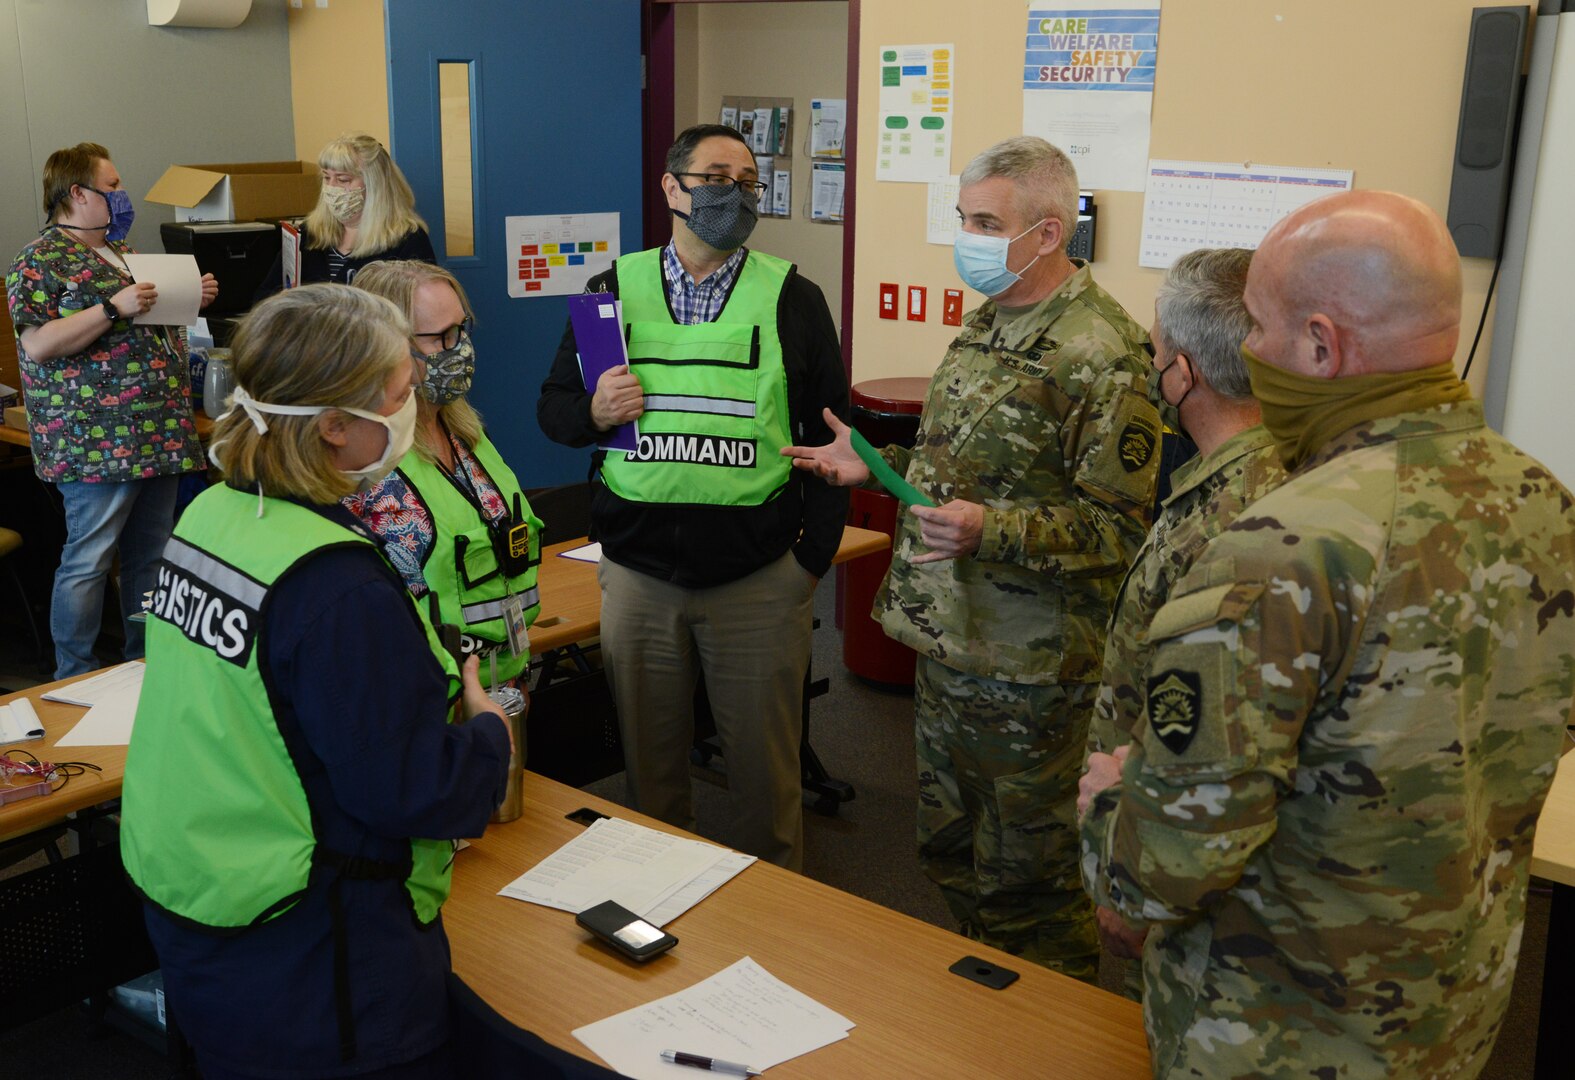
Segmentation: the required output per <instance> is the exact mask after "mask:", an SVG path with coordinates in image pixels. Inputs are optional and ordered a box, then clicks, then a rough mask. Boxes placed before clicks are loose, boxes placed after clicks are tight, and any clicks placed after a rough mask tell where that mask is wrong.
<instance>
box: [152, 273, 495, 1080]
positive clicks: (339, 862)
mask: <svg viewBox="0 0 1575 1080" xmlns="http://www.w3.org/2000/svg"><path fill="white" fill-rule="evenodd" d="M405 333H406V330H405V325H404V319H403V317H402V316H401V315H400V313H399V311H398V310H397V309H395V308H394V306H393V305H392V304H390V303H388V302H387V301H386V300H382V299H379V298H377V297H374V296H371V295H369V294H367V293H364V292H361V291H359V290H356V289H351V288H347V287H345V286H342V285H330V284H322V285H308V286H303V287H301V288H298V289H292V290H290V291H289V292H287V293H283V294H281V295H279V296H276V297H273V298H271V299H269V300H267V301H265V302H263V303H262V304H260V305H259V306H258V307H257V308H256V309H255V310H254V311H253V312H252V313H251V314H250V315H248V316H247V317H246V319H245V321H244V322H243V323H242V324H241V327H240V329H239V330H238V332H237V334H236V336H235V342H234V358H235V375H236V381H237V384H238V385H237V388H236V390H235V395H234V399H233V404H232V406H231V408H230V411H229V412H228V413H227V414H225V416H224V417H222V418H221V419H220V421H219V423H218V426H217V428H216V429H215V432H214V442H213V455H212V456H213V460H214V462H215V463H216V464H219V465H220V468H221V469H223V471H224V473H225V483H223V484H220V485H217V486H214V487H211V488H209V489H208V490H207V491H205V492H203V493H202V494H201V495H200V496H198V497H197V499H196V500H195V501H194V502H193V503H192V504H191V506H190V507H189V508H188V509H187V511H186V513H185V514H184V515H183V516H182V518H181V520H180V522H179V523H178V524H177V525H176V527H175V533H174V536H173V538H172V539H171V540H170V542H169V544H168V545H167V546H166V547H165V549H164V557H163V561H162V562H161V563H160V565H159V569H158V577H157V587H156V589H155V591H154V594H153V602H152V606H151V608H150V611H149V617H148V628H147V672H146V677H145V681H144V685H143V691H142V696H141V701H140V704H139V706H138V710H137V718H136V724H135V728H134V732H133V735H132V739H131V746H130V748H129V750H128V751H127V757H126V779H125V791H124V805H123V810H122V821H121V855H122V858H123V860H124V862H125V866H126V871H127V873H128V874H129V875H130V877H131V880H132V881H133V882H134V883H135V885H136V887H137V889H138V890H139V891H140V892H141V894H142V895H143V897H144V899H145V900H146V902H147V904H146V918H147V925H148V932H149V935H150V936H151V938H152V940H153V945H154V948H155V949H156V950H157V951H158V954H159V959H160V962H161V964H162V966H163V970H164V983H165V989H166V992H167V995H168V1003H169V1008H170V1009H171V1010H172V1013H173V1015H174V1017H175V1019H176V1020H177V1021H178V1023H179V1024H180V1028H181V1030H182V1032H183V1033H184V1034H185V1036H186V1038H187V1039H188V1040H190V1042H191V1044H192V1046H193V1047H194V1048H195V1050H196V1054H197V1063H198V1066H199V1068H200V1069H201V1072H202V1074H203V1076H204V1077H205V1078H207V1080H218V1078H224V1077H254V1076H264V1075H265V1076H269V1077H297V1076H301V1077H304V1076H340V1075H351V1074H354V1075H355V1076H357V1077H362V1076H378V1077H383V1076H390V1075H397V1076H399V1077H401V1078H404V1077H437V1076H452V1066H451V1063H450V1061H449V1060H448V1049H447V1043H448V1040H449V1029H448V1000H447V990H446V979H447V977H448V974H449V968H450V965H449V952H448V942H447V940H446V938H445V936H444V934H443V927H442V920H441V918H440V916H439V909H440V908H441V906H442V904H443V901H444V900H445V899H446V898H447V896H448V888H449V875H450V867H451V864H452V861H453V857H454V850H455V847H454V841H455V840H457V839H458V838H460V837H467V836H477V835H479V834H480V833H481V832H482V830H483V829H485V828H486V825H487V820H488V818H489V817H490V815H491V814H492V811H493V809H494V807H495V806H496V805H497V804H498V802H499V800H500V799H501V798H502V796H503V793H504V789H505V784H506V781H507V767H508V760H509V753H510V744H509V731H508V728H507V726H506V725H505V724H504V723H503V721H502V718H501V717H499V716H498V715H497V713H496V712H495V711H493V708H492V706H491V703H490V702H489V701H488V699H487V697H486V694H485V691H484V690H483V689H482V687H481V684H480V680H479V679H478V677H477V674H476V671H477V663H476V661H474V660H471V661H469V662H468V663H466V665H465V667H464V669H463V672H461V671H460V669H458V668H457V667H456V666H455V664H454V661H453V660H452V659H451V658H449V657H448V656H447V655H446V654H445V653H444V652H443V650H442V649H440V648H438V647H437V646H436V642H435V638H434V635H433V633H432V629H431V626H430V624H429V623H428V622H427V620H426V618H425V617H424V615H423V613H422V612H420V611H419V610H418V609H417V607H416V605H415V604H414V603H413V602H412V600H411V598H410V596H409V595H408V593H407V592H406V591H405V588H404V584H403V582H402V581H401V580H400V578H399V575H398V574H396V573H395V572H394V570H393V569H392V568H391V567H390V566H389V565H388V563H387V562H386V561H385V560H384V559H383V557H382V555H381V553H380V549H379V547H378V545H377V544H376V543H375V542H374V540H373V538H372V536H371V534H370V533H369V532H368V531H367V530H366V528H365V527H364V526H363V525H362V524H361V523H360V522H359V521H358V520H357V519H356V518H355V517H354V516H353V515H351V514H350V513H348V512H347V511H346V510H345V509H344V508H343V506H341V505H340V500H341V499H342V498H343V497H344V496H345V495H346V494H347V493H348V492H350V491H352V490H354V489H355V488H356V487H357V486H358V485H365V484H368V483H370V482H372V481H373V480H375V479H376V478H379V477H381V476H384V475H386V474H387V472H388V470H389V469H390V468H391V467H392V466H393V463H394V462H395V461H397V460H398V459H399V457H400V456H401V455H402V454H403V453H404V451H405V450H406V449H407V448H408V447H409V445H410V441H411V438H412V431H413V427H414V420H415V401H414V393H413V390H414V383H415V363H414V361H413V360H412V359H411V356H410V351H409V346H408V342H407V340H406V338H405ZM456 701H457V702H458V704H459V711H460V712H461V713H462V714H463V716H464V717H465V718H467V720H468V722H466V723H463V724H450V723H448V722H447V721H448V720H449V719H450V717H451V716H452V715H453V712H454V706H455V704H456Z"/></svg>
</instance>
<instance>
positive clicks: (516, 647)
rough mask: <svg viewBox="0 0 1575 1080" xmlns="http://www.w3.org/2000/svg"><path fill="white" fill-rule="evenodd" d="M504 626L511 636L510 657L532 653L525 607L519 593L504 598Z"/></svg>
mask: <svg viewBox="0 0 1575 1080" xmlns="http://www.w3.org/2000/svg"><path fill="white" fill-rule="evenodd" d="M503 625H504V628H505V629H506V630H507V631H508V635H509V655H510V656H521V655H523V654H524V653H526V652H529V651H530V637H529V633H528V631H527V630H526V628H525V605H524V604H523V603H521V602H520V597H519V594H518V593H515V592H510V593H507V594H505V595H504V597H503Z"/></svg>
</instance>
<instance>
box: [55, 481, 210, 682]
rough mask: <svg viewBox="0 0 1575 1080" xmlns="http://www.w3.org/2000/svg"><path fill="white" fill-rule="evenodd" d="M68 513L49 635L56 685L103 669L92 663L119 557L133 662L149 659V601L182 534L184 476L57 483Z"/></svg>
mask: <svg viewBox="0 0 1575 1080" xmlns="http://www.w3.org/2000/svg"><path fill="white" fill-rule="evenodd" d="M55 487H56V489H57V490H58V491H59V492H60V497H61V499H62V500H63V501H64V502H65V509H66V546H65V550H63V551H62V552H61V553H60V569H59V570H57V571H56V572H55V588H54V592H53V594H52V596H51V599H50V607H49V632H50V634H52V635H53V636H54V639H55V678H57V679H67V678H70V677H71V676H73V675H81V674H82V673H83V672H86V671H92V670H94V669H95V668H97V667H99V663H98V661H97V660H95V659H94V658H93V643H94V642H95V641H97V640H98V634H99V627H100V622H101V620H102V617H103V613H104V583H105V581H106V580H107V579H108V577H109V567H110V563H111V562H112V561H113V559H114V557H115V551H116V548H117V547H118V548H119V550H120V615H121V618H122V619H123V620H126V622H125V627H126V659H128V660H135V659H137V658H138V657H140V656H141V655H142V623H140V622H131V621H129V619H130V616H132V615H134V614H136V613H137V612H138V611H140V610H141V609H142V594H143V593H145V592H147V591H149V590H150V589H152V588H153V587H154V584H155V583H156V574H157V570H158V564H159V557H160V556H161V555H162V554H163V553H164V544H165V542H166V541H167V540H169V538H170V532H171V530H173V529H174V527H175V495H176V491H177V489H178V488H179V487H180V477H178V476H159V477H155V478H154V479H152V480H124V481H119V482H108V483H96V484H89V483H84V482H83V481H80V480H72V481H70V482H68V483H64V484H56V485H55Z"/></svg>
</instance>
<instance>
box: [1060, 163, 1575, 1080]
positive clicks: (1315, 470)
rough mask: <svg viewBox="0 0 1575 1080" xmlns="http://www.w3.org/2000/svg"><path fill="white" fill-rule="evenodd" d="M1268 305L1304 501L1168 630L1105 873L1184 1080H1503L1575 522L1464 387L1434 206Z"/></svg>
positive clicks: (1154, 1022) (1383, 209)
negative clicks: (1502, 1029) (1501, 1037)
mask: <svg viewBox="0 0 1575 1080" xmlns="http://www.w3.org/2000/svg"><path fill="white" fill-rule="evenodd" d="M1246 301H1247V306H1248V309H1249V311H1250V312H1251V313H1252V316H1253V318H1254V320H1255V323H1256V328H1255V329H1254V331H1253V333H1252V334H1251V335H1250V336H1249V338H1248V340H1247V344H1246V346H1245V347H1244V350H1243V352H1244V356H1246V358H1247V360H1248V370H1249V374H1250V376H1251V379H1252V384H1253V392H1254V394H1255V395H1256V396H1257V397H1258V399H1259V401H1260V402H1261V403H1262V405H1263V420H1264V425H1265V427H1267V428H1268V429H1269V431H1270V432H1271V433H1272V434H1273V436H1274V438H1275V441H1276V443H1277V445H1278V446H1279V449H1280V455H1281V458H1282V460H1283V461H1284V462H1285V464H1286V466H1287V469H1288V470H1289V473H1290V475H1289V478H1288V479H1287V480H1286V481H1285V482H1284V483H1283V484H1282V485H1281V486H1280V487H1279V488H1277V489H1276V490H1274V491H1272V492H1270V493H1269V494H1267V495H1265V496H1264V497H1263V498H1262V499H1260V500H1259V501H1258V502H1257V503H1255V504H1253V505H1252V506H1251V507H1249V508H1248V509H1247V510H1246V511H1244V512H1243V513H1242V514H1241V516H1239V517H1238V518H1237V519H1236V521H1235V522H1234V523H1233V524H1232V525H1231V526H1230V527H1229V528H1228V529H1226V530H1225V532H1224V533H1222V534H1221V535H1220V537H1219V538H1218V539H1217V540H1215V541H1214V542H1213V543H1211V544H1210V545H1209V546H1208V547H1207V548H1206V549H1205V550H1204V552H1203V553H1202V554H1201V555H1200V556H1199V558H1198V559H1197V561H1196V562H1194V564H1193V566H1192V568H1191V569H1190V570H1189V571H1188V572H1187V574H1186V575H1185V576H1184V577H1183V578H1182V579H1181V580H1180V581H1179V582H1178V583H1177V584H1176V585H1175V586H1174V587H1173V588H1172V590H1171V596H1170V600H1169V602H1168V603H1166V604H1165V606H1164V607H1162V608H1161V609H1160V610H1159V612H1158V613H1157V614H1156V615H1155V617H1154V620H1153V623H1152V625H1151V626H1150V628H1149V643H1150V647H1151V649H1152V657H1151V659H1150V661H1149V663H1148V667H1147V670H1146V671H1145V672H1144V673H1143V676H1142V685H1143V688H1144V694H1145V699H1146V712H1145V721H1144V723H1143V724H1142V726H1141V727H1140V728H1139V729H1138V731H1137V732H1136V733H1135V734H1136V736H1137V737H1136V739H1135V741H1134V742H1133V743H1132V744H1131V749H1130V753H1121V752H1118V754H1117V755H1115V756H1110V755H1104V754H1094V755H1092V756H1091V757H1090V759H1089V772H1088V774H1087V775H1086V776H1085V778H1084V780H1083V784H1082V796H1081V798H1080V807H1081V808H1082V809H1083V813H1084V816H1083V819H1082V836H1083V844H1084V854H1083V870H1084V877H1085V880H1086V882H1087V884H1088V886H1089V888H1090V890H1091V891H1092V892H1093V894H1094V896H1095V899H1096V901H1097V902H1098V903H1100V904H1102V905H1109V906H1111V907H1113V908H1114V909H1115V910H1116V911H1118V912H1120V913H1121V914H1122V915H1123V916H1124V917H1125V918H1126V919H1127V920H1128V921H1129V922H1130V923H1132V924H1133V925H1135V926H1144V925H1147V926H1152V927H1153V928H1154V933H1153V934H1152V935H1151V938H1150V941H1149V943H1148V945H1147V948H1146V949H1145V951H1144V977H1145V978H1144V984H1145V986H1144V990H1145V998H1144V1017H1145V1022H1146V1025H1147V1028H1148V1035H1149V1045H1150V1048H1151V1050H1152V1052H1153V1061H1154V1071H1155V1074H1156V1075H1157V1076H1208V1077H1240V1076H1298V1077H1306V1076H1314V1077H1335V1076H1341V1077H1383V1076H1433V1075H1443V1074H1446V1073H1447V1074H1449V1075H1451V1076H1463V1077H1472V1076H1475V1075H1476V1074H1477V1073H1478V1072H1479V1071H1480V1070H1481V1068H1482V1065H1483V1063H1484V1062H1485V1061H1486V1060H1487V1057H1488V1054H1489V1052H1490V1051H1491V1049H1492V1044H1493V1039H1494V1036H1495V1035H1496V1034H1497V1031H1498V1027H1499V1024H1500V1023H1501V1021H1502V1019H1503V1016H1504V1011H1505V1007H1506V1005H1507V1002H1508V999H1509V993H1510V986H1511V984H1512V982H1513V978H1514V970H1515V963H1516V960H1517V958H1518V952H1519V947H1520V938H1521V932H1522V930H1523V923H1524V918H1525V905H1526V889H1527V877H1528V867H1529V858H1530V855H1531V847H1532V836H1533V832H1534V828H1535V824H1536V819H1537V815H1538V814H1539V813H1540V811H1541V808H1542V803H1543V800H1544V798H1545V797H1546V795H1547V791H1548V788H1549V786H1550V784H1551V782H1552V779H1553V774H1554V768H1555V765H1556V762H1557V758H1558V754H1559V748H1560V746H1559V744H1560V742H1561V740H1562V739H1563V728H1564V725H1565V724H1566V723H1567V722H1568V721H1569V720H1570V718H1571V710H1572V697H1575V518H1572V514H1571V511H1572V507H1575V501H1572V496H1571V495H1570V493H1569V492H1568V491H1567V490H1566V489H1565V488H1564V487H1562V486H1561V485H1560V484H1559V483H1558V482H1557V481H1556V480H1555V479H1554V478H1553V476H1552V475H1551V474H1550V473H1549V472H1548V471H1547V470H1546V469H1545V468H1544V467H1543V466H1541V465H1540V464H1538V463H1537V462H1536V461H1534V460H1532V459H1531V458H1529V457H1527V456H1526V455H1525V454H1523V453H1521V452H1520V451H1519V450H1517V449H1516V448H1515V447H1513V446H1511V445H1510V444H1509V443H1507V442H1505V441H1504V440H1503V439H1502V438H1500V437H1499V436H1498V435H1496V434H1494V433H1493V432H1492V431H1490V430H1488V429H1487V428H1486V427H1485V426H1484V425H1483V421H1482V411H1481V408H1480V406H1479V405H1478V404H1477V403H1476V402H1475V401H1473V400H1471V398H1470V394H1469V392H1468V391H1467V390H1466V389H1465V387H1464V385H1463V384H1462V383H1461V382H1460V381H1459V379H1458V378H1457V377H1456V376H1455V373H1454V368H1453V366H1452V364H1451V363H1450V359H1451V357H1452V356H1453V352H1454V348H1455V344H1456V341H1457V338H1458V333H1459V318H1460V271H1459V260H1458V257H1457V256H1456V254H1455V249H1454V245H1453V243H1452V242H1451V240H1450V237H1449V234H1448V232H1447V230H1446V229H1445V227H1444V224H1443V222H1442V221H1440V220H1439V219H1438V216H1437V215H1436V214H1434V213H1433V212H1432V211H1431V210H1430V209H1428V208H1427V207H1425V206H1423V205H1422V204H1420V203H1417V202H1415V201H1413V200H1410V199H1406V198H1403V197H1401V196H1398V195H1392V194H1388V193H1383V192H1357V193H1350V194H1345V195H1337V196H1331V197H1329V198H1327V199H1323V200H1320V201H1318V202H1315V203H1312V204H1309V205H1308V206H1306V207H1303V208H1302V209H1300V210H1298V211H1297V212H1296V213H1294V214H1292V215H1290V216H1289V217H1287V218H1286V219H1285V220H1283V221H1282V222H1280V223H1279V224H1278V225H1277V226H1275V228H1274V229H1273V230H1271V231H1270V233H1269V235H1268V236H1267V237H1266V238H1265V240H1264V243H1263V245H1262V246H1261V247H1260V248H1259V250H1258V253H1257V255H1256V256H1255V257H1254V260H1253V264H1252V270H1251V273H1250V275H1249V278H1248V283H1247V292H1246ZM1260 356H1261V357H1262V359H1261V360H1260V359H1258V357H1260ZM1123 757H1124V758H1125V762H1124V766H1123V765H1122V763H1121V762H1122V758H1123Z"/></svg>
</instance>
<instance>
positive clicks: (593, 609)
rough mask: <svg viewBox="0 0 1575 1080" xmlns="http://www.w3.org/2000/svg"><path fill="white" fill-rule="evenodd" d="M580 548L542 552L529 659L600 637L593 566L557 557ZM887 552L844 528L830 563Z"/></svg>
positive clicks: (869, 536)
mask: <svg viewBox="0 0 1575 1080" xmlns="http://www.w3.org/2000/svg"><path fill="white" fill-rule="evenodd" d="M585 543H586V540H585V538H584V537H581V538H580V539H578V540H569V541H566V542H564V543H562V544H553V545H551V546H549V547H545V548H543V549H542V552H541V569H540V570H539V571H538V572H537V575H536V583H537V585H538V587H539V588H540V589H541V614H540V615H538V616H537V618H536V622H535V625H533V626H532V627H531V628H530V651H531V655H533V656H535V655H538V654H540V653H544V652H546V651H548V650H549V649H561V648H563V647H565V646H567V645H574V644H576V643H578V642H581V641H584V640H586V639H587V638H593V637H595V636H596V635H597V634H598V633H600V632H601V628H602V591H601V586H600V585H598V584H597V583H596V564H595V563H590V562H582V561H580V560H578V559H567V558H563V557H562V556H563V553H564V552H565V551H572V550H574V549H575V548H577V547H583V546H584V545H585ZM890 548H891V537H890V536H888V535H886V534H885V533H883V532H876V531H875V530H874V529H860V528H858V527H857V526H854V525H848V526H845V527H844V528H843V530H842V542H841V543H840V544H839V545H838V546H837V553H836V554H835V555H833V556H832V559H831V562H832V565H833V566H838V565H841V564H842V563H845V562H848V561H850V560H852V559H857V558H859V557H861V556H864V555H873V554H875V553H876V552H877V551H887V550H890Z"/></svg>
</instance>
